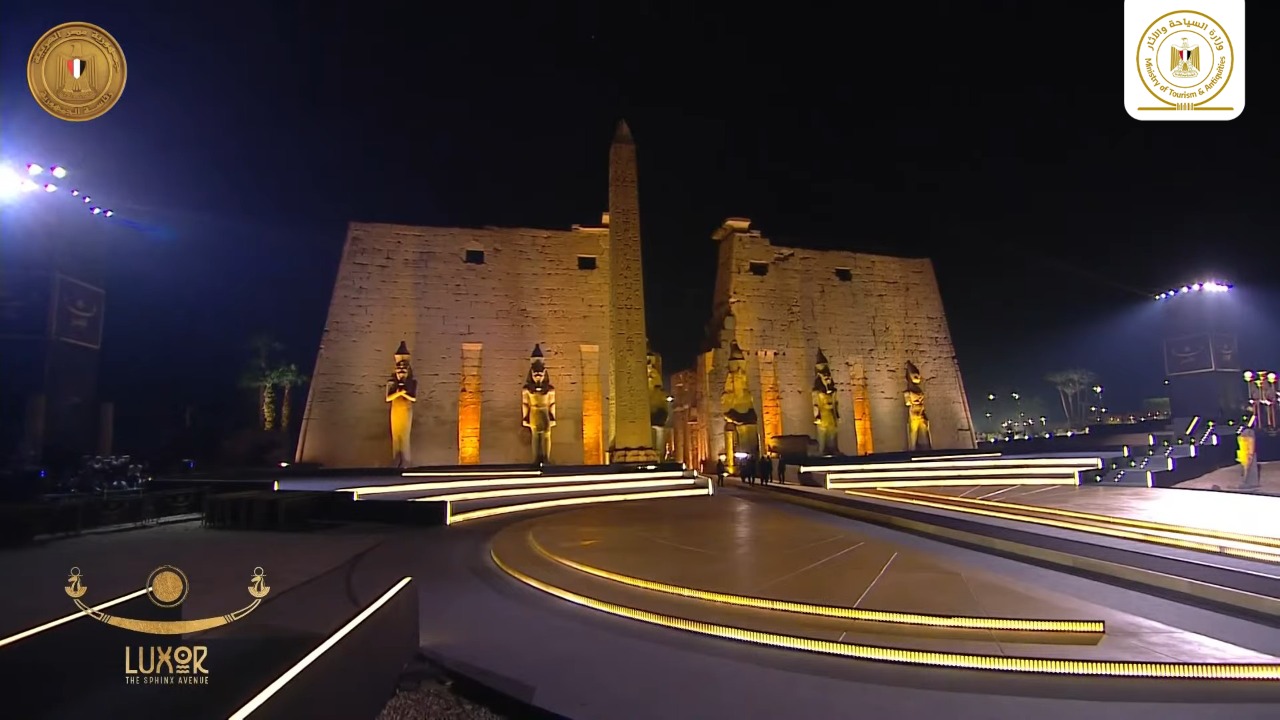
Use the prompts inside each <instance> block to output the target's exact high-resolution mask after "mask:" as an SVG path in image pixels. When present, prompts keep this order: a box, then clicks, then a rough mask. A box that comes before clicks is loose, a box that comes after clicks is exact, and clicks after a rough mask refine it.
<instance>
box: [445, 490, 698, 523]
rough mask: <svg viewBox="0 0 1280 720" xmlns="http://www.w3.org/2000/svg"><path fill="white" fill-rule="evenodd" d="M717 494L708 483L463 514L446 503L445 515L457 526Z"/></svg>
mask: <svg viewBox="0 0 1280 720" xmlns="http://www.w3.org/2000/svg"><path fill="white" fill-rule="evenodd" d="M714 492H715V490H714V486H712V485H711V483H707V486H706V487H705V488H702V487H698V488H691V489H688V490H658V491H655V492H644V493H620V494H615V495H589V496H586V497H571V498H557V499H555V500H542V501H539V502H531V503H522V504H519V505H503V506H500V507H491V508H482V509H480V510H469V511H467V512H462V513H454V512H453V503H446V504H445V508H446V510H447V512H446V515H445V524H446V525H457V524H458V523H461V522H466V521H468V520H479V519H480V518H486V517H493V516H495V515H507V514H510V513H518V512H527V511H530V510H545V509H548V508H557V507H572V506H574V505H594V504H596V503H608V502H623V501H626V500H658V499H661V498H677V497H695V496H699V495H711V494H713V493H714Z"/></svg>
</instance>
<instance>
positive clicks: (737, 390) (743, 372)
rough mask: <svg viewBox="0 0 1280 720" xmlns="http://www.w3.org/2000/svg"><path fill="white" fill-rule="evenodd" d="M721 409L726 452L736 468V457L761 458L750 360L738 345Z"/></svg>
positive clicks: (731, 354)
mask: <svg viewBox="0 0 1280 720" xmlns="http://www.w3.org/2000/svg"><path fill="white" fill-rule="evenodd" d="M720 407H721V409H722V410H723V412H724V433H725V452H726V454H728V456H729V458H730V462H731V463H732V464H733V465H734V466H735V467H736V466H737V460H736V458H735V454H736V453H747V454H749V455H751V456H753V457H756V456H758V455H759V454H760V436H759V431H758V430H757V427H756V426H757V424H758V423H759V419H758V417H757V416H756V408H755V402H754V401H753V400H752V398H751V389H750V388H749V387H748V386H747V358H746V357H745V356H744V355H743V354H742V348H740V347H738V343H737V341H734V342H733V344H732V345H731V346H730V348H729V371H728V373H727V374H726V375H725V378H724V392H722V393H720Z"/></svg>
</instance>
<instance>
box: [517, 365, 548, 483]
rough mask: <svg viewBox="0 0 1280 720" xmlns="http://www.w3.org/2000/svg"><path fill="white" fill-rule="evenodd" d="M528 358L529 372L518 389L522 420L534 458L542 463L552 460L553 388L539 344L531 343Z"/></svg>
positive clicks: (536, 461)
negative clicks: (531, 346)
mask: <svg viewBox="0 0 1280 720" xmlns="http://www.w3.org/2000/svg"><path fill="white" fill-rule="evenodd" d="M529 360H530V362H529V374H528V375H527V376H526V377H525V380H524V388H523V389H522V390H521V391H520V408H521V412H522V416H523V417H522V419H521V424H523V425H524V426H525V427H527V428H529V442H530V445H531V447H532V448H533V462H534V463H536V464H538V465H544V464H546V463H549V462H551V428H553V427H555V426H556V389H555V387H553V386H552V385H551V379H550V378H549V377H548V376H547V366H546V365H545V364H544V363H543V362H542V347H541V346H539V345H534V346H533V355H531V356H530V358H529Z"/></svg>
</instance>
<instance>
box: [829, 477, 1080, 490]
mask: <svg viewBox="0 0 1280 720" xmlns="http://www.w3.org/2000/svg"><path fill="white" fill-rule="evenodd" d="M898 477H901V476H900V475H899V476H898ZM1079 484H1080V480H1079V479H1078V478H1076V477H1075V476H1074V475H1073V476H1072V477H1069V478H1067V477H1059V478H1054V477H1039V478H993V479H991V480H990V481H986V480H983V479H982V478H971V479H969V480H947V479H938V480H867V481H865V482H841V481H832V482H828V483H827V489H829V490H845V489H848V488H868V489H876V488H904V487H980V486H986V485H1011V486H1013V485H1067V486H1071V487H1075V486H1077V485H1079Z"/></svg>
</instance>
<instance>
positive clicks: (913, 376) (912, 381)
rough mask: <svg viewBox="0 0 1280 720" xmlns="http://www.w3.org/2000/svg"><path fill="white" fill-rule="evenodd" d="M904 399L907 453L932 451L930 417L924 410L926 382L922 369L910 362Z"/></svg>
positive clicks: (903, 394) (908, 363)
mask: <svg viewBox="0 0 1280 720" xmlns="http://www.w3.org/2000/svg"><path fill="white" fill-rule="evenodd" d="M902 399H903V401H904V402H905V403H906V405H907V451H908V452H914V451H916V450H932V449H933V439H932V437H931V436H930V435H929V415H928V414H927V413H926V412H925V410H924V380H923V379H922V378H921V376H920V368H918V367H916V366H915V363H912V362H910V361H908V362H907V389H906V391H905V392H903V393H902Z"/></svg>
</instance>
